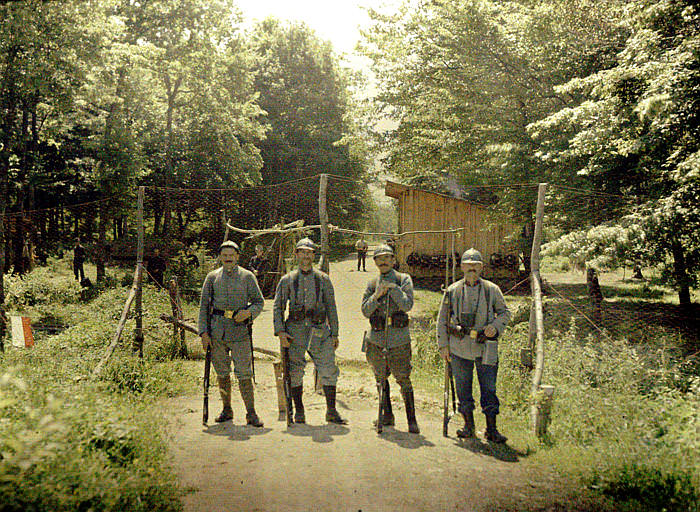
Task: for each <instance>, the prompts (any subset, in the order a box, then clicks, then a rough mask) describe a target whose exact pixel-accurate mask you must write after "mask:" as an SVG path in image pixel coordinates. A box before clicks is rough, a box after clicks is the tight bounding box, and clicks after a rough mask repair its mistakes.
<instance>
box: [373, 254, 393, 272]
mask: <svg viewBox="0 0 700 512" xmlns="http://www.w3.org/2000/svg"><path fill="white" fill-rule="evenodd" d="M374 264H375V265H377V268H378V269H379V271H380V272H381V273H382V274H385V273H387V272H389V270H391V267H393V266H394V257H393V256H392V255H391V254H381V255H379V256H377V257H376V258H374Z"/></svg>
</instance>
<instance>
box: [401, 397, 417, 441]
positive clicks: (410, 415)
mask: <svg viewBox="0 0 700 512" xmlns="http://www.w3.org/2000/svg"><path fill="white" fill-rule="evenodd" d="M401 394H402V395H403V401H404V404H406V419H407V420H408V431H409V432H410V433H411V434H420V428H418V422H417V421H416V402H415V399H414V396H413V390H412V389H409V390H407V391H404V390H402V391H401Z"/></svg>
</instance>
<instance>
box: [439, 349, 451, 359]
mask: <svg viewBox="0 0 700 512" xmlns="http://www.w3.org/2000/svg"><path fill="white" fill-rule="evenodd" d="M440 357H442V358H443V359H444V360H445V361H447V362H448V363H449V362H450V361H452V358H451V357H450V347H442V348H441V349H440Z"/></svg>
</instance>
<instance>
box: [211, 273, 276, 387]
mask: <svg viewBox="0 0 700 512" xmlns="http://www.w3.org/2000/svg"><path fill="white" fill-rule="evenodd" d="M264 302H265V301H264V299H263V296H262V293H261V292H260V288H259V287H258V281H257V279H255V275H253V273H252V272H250V271H249V270H246V269H244V268H243V267H240V266H236V267H235V268H234V269H233V270H232V271H230V272H227V271H225V270H224V267H219V268H217V269H216V270H213V271H211V272H209V274H208V275H207V277H206V279H205V280H204V285H203V286H202V295H201V298H200V300H199V322H198V331H199V335H200V336H201V335H202V334H203V333H205V332H207V331H209V333H210V336H211V340H212V346H211V355H212V358H211V360H212V364H213V365H214V369H215V370H216V374H217V375H218V376H219V377H228V376H229V375H230V374H231V361H232V360H233V364H234V374H235V376H236V378H237V379H239V380H240V379H250V378H251V377H252V376H253V370H252V365H251V362H252V357H253V355H252V353H251V350H250V336H249V334H248V326H247V325H246V323H243V324H239V325H237V324H236V323H235V322H234V320H233V318H226V317H224V316H223V315H221V316H220V315H212V314H211V310H214V309H216V310H220V311H238V310H240V309H248V310H249V311H250V312H251V316H250V321H251V322H252V321H253V320H254V319H255V318H256V317H257V316H258V315H259V314H260V312H261V311H262V309H263V304H264Z"/></svg>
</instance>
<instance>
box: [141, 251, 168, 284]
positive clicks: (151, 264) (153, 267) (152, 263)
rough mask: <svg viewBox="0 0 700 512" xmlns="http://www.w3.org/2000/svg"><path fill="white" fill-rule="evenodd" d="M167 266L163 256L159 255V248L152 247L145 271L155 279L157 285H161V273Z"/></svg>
mask: <svg viewBox="0 0 700 512" xmlns="http://www.w3.org/2000/svg"><path fill="white" fill-rule="evenodd" d="M166 267H167V262H166V261H165V258H163V256H161V255H160V249H158V248H157V247H156V248H155V249H153V256H151V257H150V258H148V264H147V265H146V271H147V272H148V273H149V274H150V276H151V279H153V281H155V282H156V283H157V284H158V286H160V287H161V288H162V287H163V274H164V273H165V269H166Z"/></svg>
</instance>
